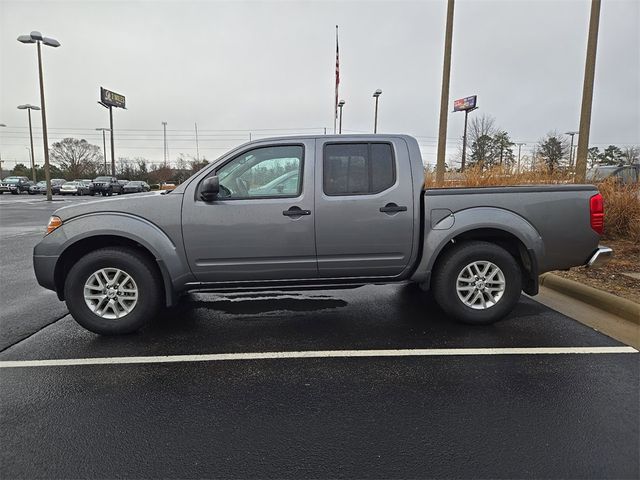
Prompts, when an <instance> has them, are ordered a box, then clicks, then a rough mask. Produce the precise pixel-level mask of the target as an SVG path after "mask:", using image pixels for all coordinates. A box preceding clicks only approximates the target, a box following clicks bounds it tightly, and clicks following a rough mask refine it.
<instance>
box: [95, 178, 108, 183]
mask: <svg viewBox="0 0 640 480" xmlns="http://www.w3.org/2000/svg"><path fill="white" fill-rule="evenodd" d="M110 181H111V177H98V178H96V179H95V180H94V182H110Z"/></svg>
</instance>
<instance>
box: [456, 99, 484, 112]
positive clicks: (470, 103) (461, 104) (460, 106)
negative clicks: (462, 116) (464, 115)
mask: <svg viewBox="0 0 640 480" xmlns="http://www.w3.org/2000/svg"><path fill="white" fill-rule="evenodd" d="M477 101H478V96H477V95H472V96H470V97H464V98H459V99H458V100H455V101H454V102H453V111H454V112H463V111H465V110H473V109H474V108H476V102H477Z"/></svg>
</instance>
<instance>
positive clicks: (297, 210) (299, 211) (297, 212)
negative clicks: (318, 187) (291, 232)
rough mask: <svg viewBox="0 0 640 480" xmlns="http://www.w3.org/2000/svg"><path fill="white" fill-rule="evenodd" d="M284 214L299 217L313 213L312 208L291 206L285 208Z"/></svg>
mask: <svg viewBox="0 0 640 480" xmlns="http://www.w3.org/2000/svg"><path fill="white" fill-rule="evenodd" d="M282 214H283V215H285V216H287V217H299V216H301V215H311V210H302V209H301V208H300V207H290V208H289V210H284V211H283V212H282Z"/></svg>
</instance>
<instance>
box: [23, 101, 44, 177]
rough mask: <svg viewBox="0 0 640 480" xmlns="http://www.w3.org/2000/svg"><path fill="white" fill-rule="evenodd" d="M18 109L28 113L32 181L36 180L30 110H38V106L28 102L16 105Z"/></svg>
mask: <svg viewBox="0 0 640 480" xmlns="http://www.w3.org/2000/svg"><path fill="white" fill-rule="evenodd" d="M18 110H26V111H27V113H28V114H29V141H30V142H31V175H32V177H33V181H34V183H35V182H37V180H36V162H35V159H34V158H33V130H32V128H31V110H40V107H38V106H36V105H31V104H29V103H27V104H25V105H18Z"/></svg>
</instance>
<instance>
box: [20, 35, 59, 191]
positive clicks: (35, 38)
mask: <svg viewBox="0 0 640 480" xmlns="http://www.w3.org/2000/svg"><path fill="white" fill-rule="evenodd" d="M18 41H19V42H20V43H35V44H36V46H37V50H38V76H39V78H40V107H41V108H42V110H41V112H42V141H43V143H44V178H45V180H46V182H47V200H48V201H51V200H53V196H52V195H51V173H50V170H49V139H48V137H47V115H46V111H45V104H44V76H43V74H42V52H41V50H42V49H41V47H40V44H41V43H44V44H45V45H46V46H47V47H54V48H56V47H59V46H60V42H58V41H57V40H55V39H53V38H49V37H43V36H42V34H41V33H40V32H36V31H34V32H31V33H30V34H29V35H20V36H19V37H18Z"/></svg>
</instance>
